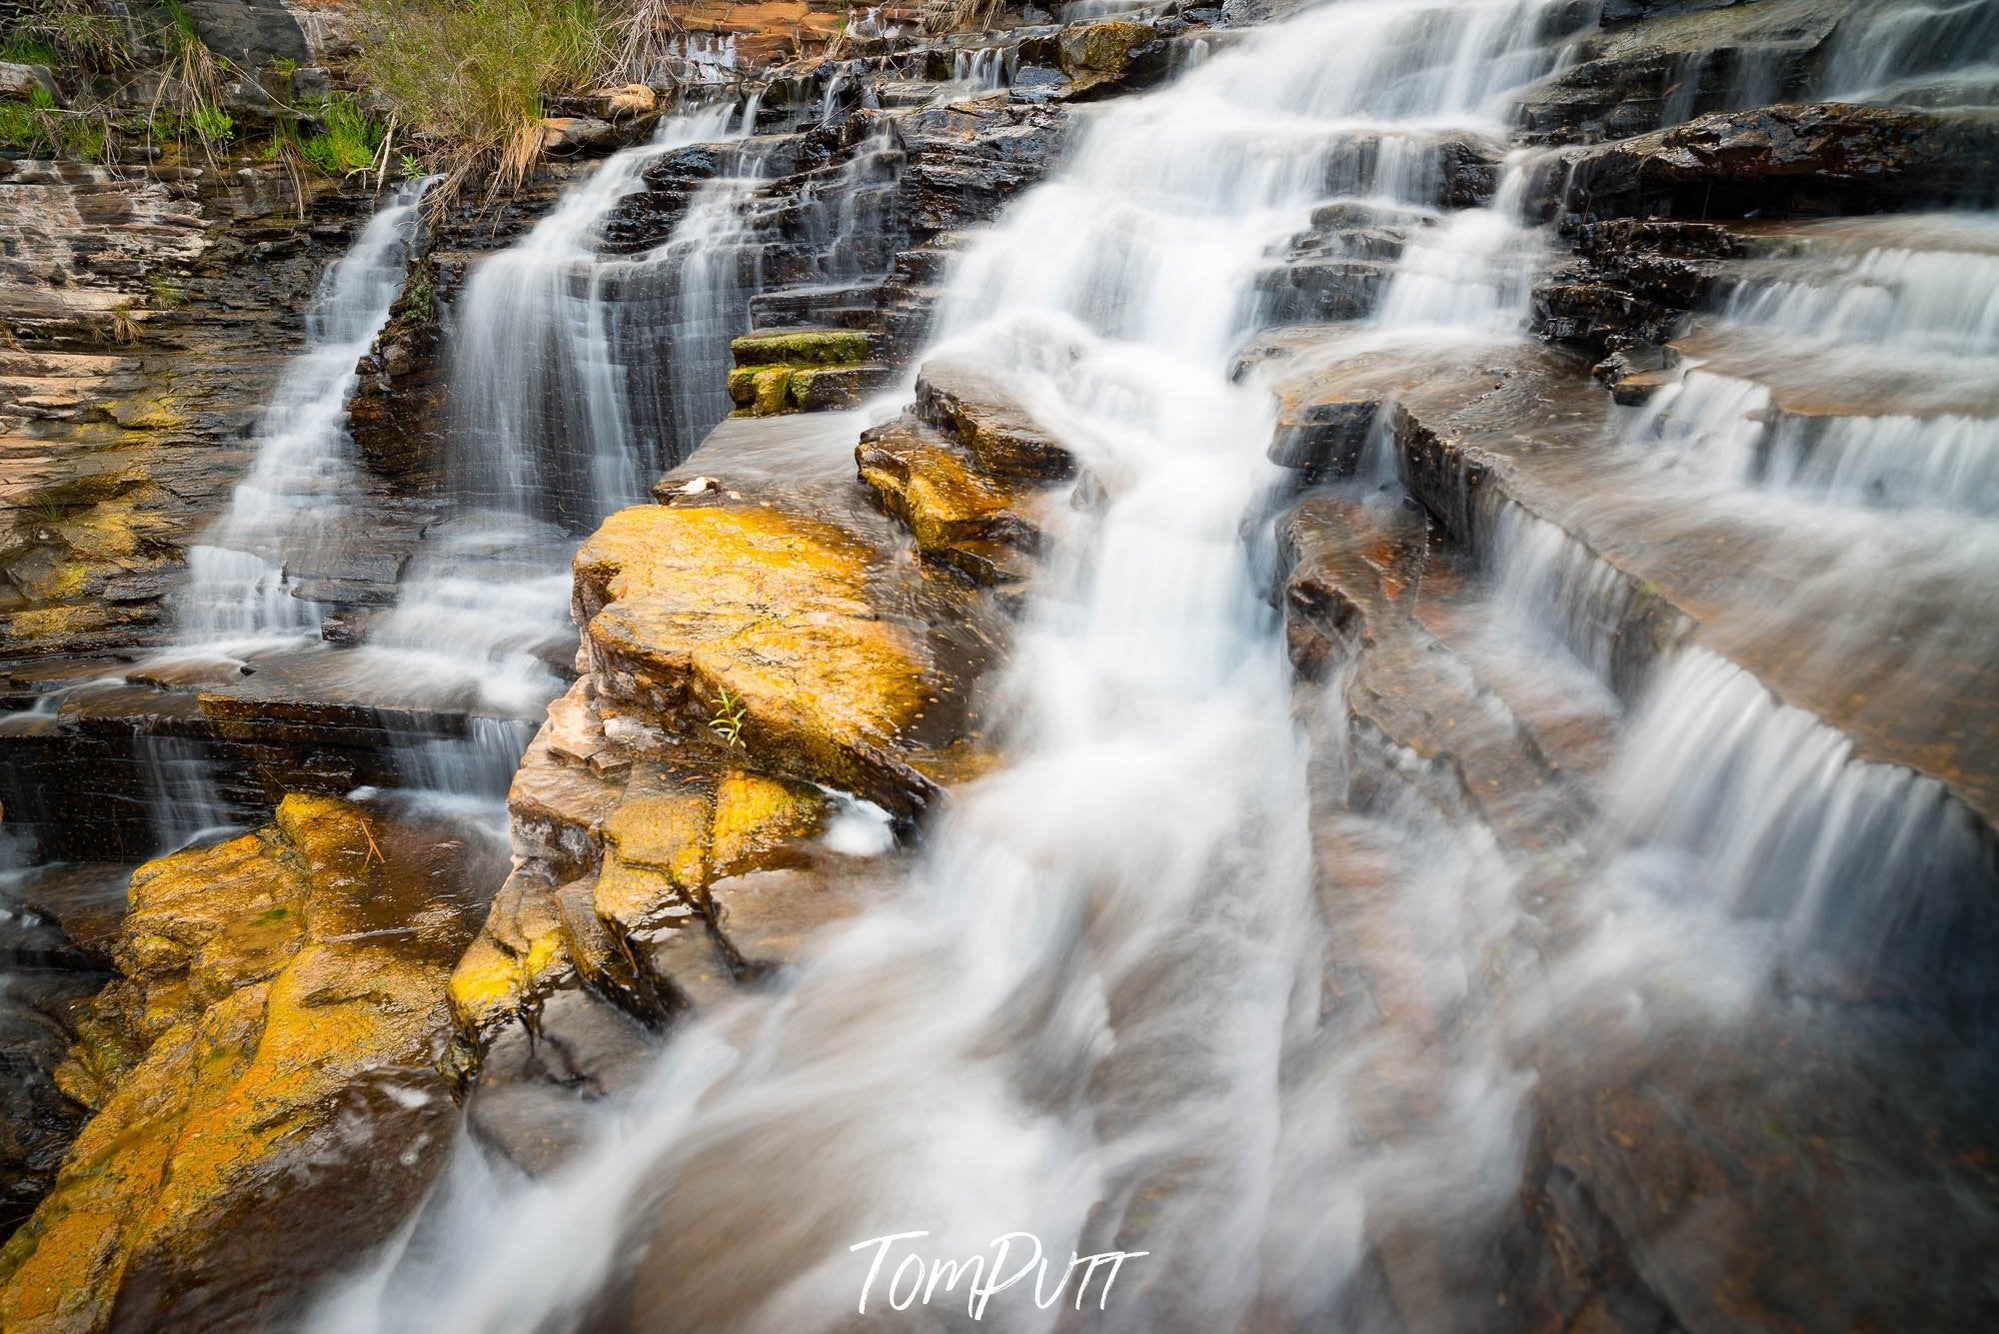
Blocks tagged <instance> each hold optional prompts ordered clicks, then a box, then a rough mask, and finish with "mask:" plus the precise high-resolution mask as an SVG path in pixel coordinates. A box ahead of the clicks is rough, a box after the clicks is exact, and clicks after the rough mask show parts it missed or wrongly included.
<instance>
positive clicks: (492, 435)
mask: <svg viewBox="0 0 1999 1334" xmlns="http://www.w3.org/2000/svg"><path fill="white" fill-rule="evenodd" d="M755 119H756V107H755V103H754V101H752V102H751V104H750V105H749V106H748V107H746V108H744V109H743V111H742V113H741V114H740V115H739V114H738V113H737V108H736V107H735V105H734V104H733V103H727V102H722V103H716V104H714V105H713V106H710V107H708V108H706V109H703V110H699V111H696V112H694V113H692V114H688V115H682V116H676V117H673V118H671V119H668V120H666V121H664V122H662V124H661V126H660V129H659V131H658V133H656V134H655V135H654V137H653V139H652V141H651V142H650V143H647V144H645V145H643V146H641V147H638V148H630V149H626V150H624V151H623V152H621V153H618V154H616V155H615V156H613V157H612V158H611V159H610V160H609V161H607V162H605V163H604V165H603V166H602V167H600V168H598V170H597V173H596V175H594V176H593V177H591V178H590V180H589V181H588V182H587V183H586V184H585V185H584V186H583V187H582V188H581V189H577V190H572V191H570V192H569V193H568V194H567V195H565V196H564V197H563V200H562V202H561V204H560V205H558V207H557V208H556V210H555V211H554V212H553V213H551V214H549V216H548V217H546V218H543V219H542V220H541V221H540V222H538V223H536V224H535V226H534V228H533V230H532V231H530V232H529V233H528V235H527V236H526V237H525V238H524V239H523V240H522V241H521V242H520V243H518V244H516V245H514V246H511V247H509V248H508V249H506V250H504V251H502V252H500V253H499V254H497V255H494V256H492V257H491V258H489V259H487V260H486V261H485V262H483V263H482V264H480V265H479V267H478V268H477V269H476V270H475V271H474V273H473V275H472V278H471V281H470V282H469V283H468V284H467V285H466V291H465V296H464V300H463V302H462V303H461V306H460V308H459V310H458V312H457V314H456V318H455V320H454V328H455V330H456V331H457V332H456V337H455V339H454V341H453V345H452V349H451V354H450V374H451V384H452V402H453V404H454V405H455V408H456V412H457V420H456V422H455V423H454V425H453V428H452V430H453V435H454V438H455V441H456V444H457V454H456V460H455V462H456V466H455V467H454V469H453V481H454V485H456V486H457V487H459V488H460V489H461V491H462V493H463V495H464V497H465V498H466V499H468V500H471V501H475V502H478V503H481V504H485V505H489V506H493V507H495V508H498V509H502V510H511V511H514V512H517V513H523V514H528V513H534V512H535V511H536V510H537V509H542V510H547V509H549V508H554V509H555V510H556V511H557V512H558V513H560V514H562V515H564V516H566V517H567V518H568V519H569V520H570V522H572V523H574V524H577V525H583V524H587V523H591V522H594V521H595V520H596V519H597V518H600V517H602V516H603V515H604V514H607V513H609V512H610V511H611V510H612V509H614V508H616V507H617V506H618V505H621V504H629V503H631V502H632V501H634V500H636V499H638V498H639V497H640V496H641V495H642V494H643V493H644V488H645V486H646V485H647V484H648V483H649V482H650V481H651V479H652V477H653V476H655V475H657V473H658V472H660V471H661V470H662V469H663V468H664V467H665V466H666V465H668V464H670V463H671V462H672V461H673V459H675V458H677V457H678V456H679V453H678V451H679V450H681V449H682V448H684V447H685V441H684V439H682V438H680V436H676V437H675V438H671V439H665V440H662V439H660V438H658V437H657V436H656V435H649V436H647V437H645V438H635V428H636V426H637V423H636V422H635V421H634V414H633V395H632V394H631V392H630V390H629V388H628V377H629V375H630V373H631V369H630V368H631V361H632V359H633V348H632V347H631V346H630V345H629V344H628V343H626V342H624V341H622V340H621V338H620V335H623V334H625V333H626V332H627V318H628V317H627V315H626V313H625V312H623V311H621V310H620V309H619V308H618V307H617V306H616V305H614V301H632V300H644V301H645V302H646V304H645V306H644V307H643V308H641V309H640V310H638V311H636V312H633V313H632V314H631V315H630V316H629V322H630V325H631V327H633V328H636V329H642V330H644V331H645V332H646V333H648V334H654V335H656V334H657V331H658V326H659V325H661V324H662V323H668V322H670V319H671V317H670V316H669V315H668V310H670V309H671V301H672V294H673V291H674V289H675V286H676V284H674V283H673V282H672V281H671V280H670V279H669V280H668V281H667V282H665V283H657V284H656V283H652V282H649V281H648V279H649V278H652V277H653V274H652V273H651V270H653V269H655V268H660V267H666V268H669V269H670V268H672V267H673V265H672V259H671V257H666V256H659V255H657V254H655V255H647V256H640V257H636V258H624V257H612V258H604V259H600V258H599V257H598V255H597V253H596V245H597V242H598V240H599V236H598V233H599V229H600V228H601V226H602V224H603V222H604V220H605V219H606V218H607V217H608V216H609V215H610V213H611V211H612V210H613V209H615V208H616V207H617V206H618V204H619V203H620V202H621V201H622V200H624V199H625V198H626V197H627V196H629V195H631V194H633V193H634V192H636V191H638V190H641V189H643V188H644V186H645V179H644V177H645V172H646V169H647V168H648V167H651V166H652V165H653V164H654V163H656V162H658V161H659V160H660V159H662V158H664V157H666V156H667V155H668V154H670V153H672V152H674V151H676V150H678V149H681V148H686V147H688V146H689V145H692V144H699V143H707V142H711V141H714V140H717V139H722V138H725V137H729V135H730V134H731V132H732V129H733V133H734V134H736V135H742V134H747V133H748V132H749V130H750V129H751V128H752V127H753V126H754V123H755ZM661 288H664V289H665V292H666V296H665V299H664V301H661V299H660V298H659V297H658V296H657V295H655V294H656V293H657V292H658V291H659V290H660V289H661ZM662 304H664V305H666V306H667V308H668V310H662V309H660V306H661V305H662ZM725 402H726V400H725ZM726 410H727V409H726V407H724V408H723V409H722V411H723V412H726ZM715 415H716V416H720V415H721V412H717V413H716V414H715ZM710 424H712V421H710V422H701V423H690V424H689V425H688V426H687V427H686V428H685V430H684V431H683V432H682V433H681V435H683V436H684V435H688V434H695V433H697V432H698V431H700V430H705V429H706V427H707V426H708V425H710Z"/></svg>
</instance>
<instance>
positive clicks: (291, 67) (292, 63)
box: [271, 56, 298, 79]
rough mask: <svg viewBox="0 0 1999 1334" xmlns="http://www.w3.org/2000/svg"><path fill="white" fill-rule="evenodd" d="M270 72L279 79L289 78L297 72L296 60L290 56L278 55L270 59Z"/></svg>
mask: <svg viewBox="0 0 1999 1334" xmlns="http://www.w3.org/2000/svg"><path fill="white" fill-rule="evenodd" d="M271 73H273V74H275V75H277V76H278V77H279V78H280V79H289V78H290V77H291V76H292V75H294V74H296V73H298V62H297V61H296V60H293V59H292V58H291V57H290V56H278V57H276V58H274V59H273V60H272V61H271Z"/></svg>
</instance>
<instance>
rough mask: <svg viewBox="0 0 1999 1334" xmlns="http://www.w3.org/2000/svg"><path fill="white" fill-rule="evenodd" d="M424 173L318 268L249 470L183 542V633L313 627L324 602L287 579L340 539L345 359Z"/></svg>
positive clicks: (393, 286) (407, 242)
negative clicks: (216, 512) (299, 340)
mask: <svg viewBox="0 0 1999 1334" xmlns="http://www.w3.org/2000/svg"><path fill="white" fill-rule="evenodd" d="M428 185H429V181H428V180H419V181H412V182H410V183H408V184H406V185H403V186H401V187H400V188H399V189H398V190H397V191H396V193H395V194H394V195H393V196H391V197H390V199H389V200H388V202H387V203H385V204H384V205H383V207H381V208H380V209H378V210H376V212H375V215H374V216H373V217H372V218H370V219H369V221H368V225H367V226H366V227H365V228H363V229H362V232H361V235H360V236H359V237H358V238H357V239H356V240H355V242H354V246H353V248H352V249H350V250H349V251H348V252H347V254H346V255H345V256H344V257H343V258H342V259H341V260H340V262H339V263H337V264H335V265H334V266H333V267H332V268H330V269H328V270H327V272H326V275H325V277H324V278H323V279H321V281H320V287H319V294H318V296H317V297H316V298H315V299H314V302H313V305H312V308H311V310H309V311H308V312H307V314H306V332H307V337H308V339H309V343H308V346H307V348H306V350H305V351H304V352H303V353H301V354H300V355H299V356H298V357H296V358H294V359H293V360H292V362H291V363H290V365H288V366H287V367H286V370H285V375H284V379H283V380H282V381H281V382H280V384H279V385H278V388H277V391H276V392H275V393H274V394H273V395H272V398H271V406H270V408H269V409H268V411H267V412H266V414H265V418H264V422H263V425H262V429H261V430H260V432H259V437H260V439H261V441H262V443H261V445H260V446H259V448H258V451H257V457H256V461H255V462H254V463H253V464H252V465H251V468H250V474H249V476H248V477H246V478H245V479H244V480H243V481H242V482H241V483H240V484H238V486H237V487H236V490H235V493H234V495H233V497H232V498H231V500H230V503H229V509H228V511H227V513H225V514H224V515H223V516H222V518H221V519H220V520H219V521H218V522H217V523H216V524H215V526H214V527H213V528H211V529H210V530H209V532H208V533H206V534H205V535H204V539H205V540H204V541H203V542H202V543H200V544H198V545H195V546H192V547H190V548H189V549H188V575H189V585H188V589H187V591H186V592H185V593H184V594H183V595H182V596H181V598H180V599H179V604H180V623H181V635H182V640H183V642H184V643H187V644H189V645H201V646H205V645H210V644H213V643H214V642H215V641H217V640H222V639H242V638H255V637H258V636H265V635H276V636H278V637H280V638H285V637H290V638H298V637H302V636H309V635H310V634H312V633H315V632H316V631H317V629H318V626H319V621H320V617H321V615H323V613H324V609H323V608H321V607H317V606H315V605H314V604H312V603H311V602H309V601H307V600H305V599H302V598H298V597H295V596H293V584H294V581H295V579H296V577H297V574H298V572H299V571H300V570H313V568H314V565H315V562H316V561H319V560H320V559H321V558H323V557H324V556H326V555H327V554H329V553H330V552H331V551H333V550H335V549H337V548H338V547H339V546H340V545H341V544H342V540H343V534H342V532H341V525H340V520H341V519H342V518H343V517H345V516H346V513H347V508H346V507H347V505H348V503H349V502H351V500H352V499H353V487H354V468H353V460H352V457H351V454H352V445H351V444H350V443H349V442H348V440H347V438H346V424H347V400H348V398H349V397H350V396H351V395H352V394H353V392H354V384H355V379H356V374H355V363H356V362H358V361H359V360H360V359H361V356H362V354H363V353H365V352H366V351H367V350H368V346H369V344H370V343H372V342H373V341H374V338H375V335H376V334H378V333H380V332H381V329H382V326H383V324H385V323H386V322H387V321H388V318H389V307H390V305H391V304H392V303H393V302H394V301H395V299H396V295H397V294H398V293H399V292H401V291H402V286H403V274H404V270H405V268H406V266H407V265H408V262H409V256H410V252H411V248H412V246H413V245H414V243H415V233H416V229H417V226H418V223H419V221H420V219H419V206H420V204H421V201H422V198H423V192H424V190H425V188H426V187H427V186H428Z"/></svg>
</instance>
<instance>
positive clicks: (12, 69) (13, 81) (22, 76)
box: [0, 60, 61, 102]
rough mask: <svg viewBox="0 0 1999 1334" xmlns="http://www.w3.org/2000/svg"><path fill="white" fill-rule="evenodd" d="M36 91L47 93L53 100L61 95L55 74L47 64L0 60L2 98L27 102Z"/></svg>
mask: <svg viewBox="0 0 1999 1334" xmlns="http://www.w3.org/2000/svg"><path fill="white" fill-rule="evenodd" d="M36 93H43V94H46V95H47V96H48V97H49V98H50V99H51V100H56V99H58V98H60V96H61V94H60V93H59V92H58V91H57V89H56V80H55V75H53V74H51V73H50V72H49V67H48V66H47V65H24V64H19V63H17V62H15V61H11V60H0V98H14V99H16V100H18V101H22V102H26V101H28V100H29V99H31V98H32V97H34V95H35V94H36Z"/></svg>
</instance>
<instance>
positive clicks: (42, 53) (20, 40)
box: [0, 32, 56, 65]
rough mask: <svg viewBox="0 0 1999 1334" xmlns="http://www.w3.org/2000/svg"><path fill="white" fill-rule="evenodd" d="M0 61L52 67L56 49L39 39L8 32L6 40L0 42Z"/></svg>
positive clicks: (20, 33) (54, 61)
mask: <svg viewBox="0 0 1999 1334" xmlns="http://www.w3.org/2000/svg"><path fill="white" fill-rule="evenodd" d="M0 60H4V61H7V62H8V63H10V64H14V65H54V64H55V63H56V49H55V48H54V47H53V46H50V45H49V44H48V43H47V42H45V41H43V40H42V39H40V38H39V37H34V36H31V35H30V34H28V33H25V32H10V33H8V34H7V39H6V40H5V41H4V42H0Z"/></svg>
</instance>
